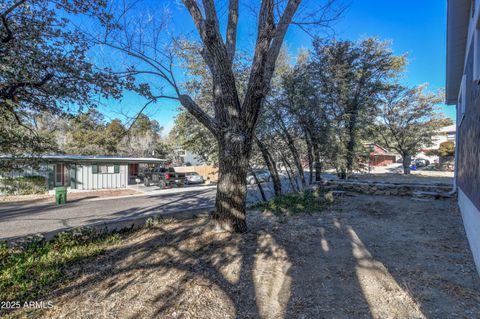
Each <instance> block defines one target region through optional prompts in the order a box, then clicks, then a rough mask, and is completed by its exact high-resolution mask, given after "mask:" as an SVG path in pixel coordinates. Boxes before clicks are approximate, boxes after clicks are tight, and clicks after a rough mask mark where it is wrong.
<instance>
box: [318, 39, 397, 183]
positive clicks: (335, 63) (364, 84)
mask: <svg viewBox="0 0 480 319" xmlns="http://www.w3.org/2000/svg"><path fill="white" fill-rule="evenodd" d="M313 47H314V48H313V50H312V52H311V64H310V68H309V69H310V72H313V75H312V79H313V84H314V87H315V91H316V92H317V93H316V95H317V96H318V101H321V103H322V104H324V106H325V112H326V113H327V114H328V117H329V119H330V120H331V121H332V127H334V128H335V131H336V132H335V136H336V139H337V140H336V141H335V142H336V144H337V145H338V146H340V147H339V148H338V149H337V154H338V160H337V165H338V170H339V171H340V172H341V174H342V176H346V174H350V173H351V172H352V171H353V169H354V166H355V159H356V158H357V154H358V152H359V150H360V151H361V145H360V143H359V138H360V137H361V136H362V134H364V133H365V132H366V131H367V128H368V125H369V124H370V123H371V122H372V119H373V118H375V116H376V114H377V112H378V109H377V105H378V99H379V96H380V94H381V93H383V92H385V91H386V90H388V89H389V86H390V83H391V82H392V81H393V80H394V79H395V78H397V77H398V76H399V74H400V72H401V71H402V70H403V67H404V65H405V63H406V59H405V56H396V55H394V54H393V52H392V50H391V48H390V45H389V43H388V42H385V41H379V40H378V39H376V38H367V39H365V40H362V41H359V42H352V41H337V40H328V41H324V40H320V39H316V40H315V41H314V43H313Z"/></svg>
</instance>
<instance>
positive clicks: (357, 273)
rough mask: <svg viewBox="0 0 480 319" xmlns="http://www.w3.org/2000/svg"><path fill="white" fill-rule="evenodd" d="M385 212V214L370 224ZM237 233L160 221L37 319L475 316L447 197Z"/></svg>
mask: <svg viewBox="0 0 480 319" xmlns="http://www.w3.org/2000/svg"><path fill="white" fill-rule="evenodd" d="M382 211H388V216H387V218H383V216H382V218H379V216H381V215H382ZM248 217H249V227H250V231H249V233H247V234H244V235H238V234H227V233H215V232H212V231H210V230H209V229H210V228H209V227H208V225H209V223H208V220H206V219H197V220H190V221H184V222H174V223H169V224H158V225H155V226H154V227H153V228H152V229H149V230H143V231H140V232H137V233H135V234H133V235H131V236H130V237H128V238H127V239H126V240H125V241H124V242H123V243H122V244H120V245H118V246H115V247H114V248H111V249H109V250H107V252H106V253H105V254H104V255H102V256H100V257H96V259H95V260H94V261H89V262H84V263H78V264H76V265H75V266H74V267H72V268H71V269H70V270H69V273H68V276H69V283H68V284H67V285H63V286H61V287H59V288H58V289H56V290H55V291H54V292H52V294H51V295H48V296H45V299H47V300H51V301H53V303H54V305H55V308H54V309H52V310H48V311H46V312H44V313H38V315H39V316H41V317H43V318H49V317H51V318H137V317H141V318H332V317H334V318H372V317H373V318H447V317H448V318H452V317H456V318H457V317H458V318H463V317H465V318H474V317H476V316H478V314H479V313H480V280H479V278H478V274H477V273H476V270H475V268H474V265H473V261H472V257H471V255H470V252H469V249H468V244H467V242H466V240H465V235H464V232H463V228H462V225H461V219H460V216H459V213H458V212H457V211H456V209H455V205H454V203H453V202H452V201H448V200H432V201H412V200H411V199H410V198H402V197H380V196H376V197H372V196H366V195H360V196H356V197H349V198H345V199H342V201H341V202H339V203H338V202H337V203H336V204H334V205H332V206H331V207H330V208H329V209H328V210H327V211H325V212H323V213H322V214H312V215H308V214H298V215H294V216H291V217H288V218H284V217H282V218H280V217H277V216H275V215H273V214H269V213H260V212H258V211H257V212H250V214H249V216H248Z"/></svg>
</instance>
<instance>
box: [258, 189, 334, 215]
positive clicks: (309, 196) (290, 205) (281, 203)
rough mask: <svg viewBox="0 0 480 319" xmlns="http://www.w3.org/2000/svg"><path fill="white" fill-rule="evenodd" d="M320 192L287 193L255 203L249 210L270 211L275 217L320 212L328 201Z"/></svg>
mask: <svg viewBox="0 0 480 319" xmlns="http://www.w3.org/2000/svg"><path fill="white" fill-rule="evenodd" d="M324 195H325V194H324V193H323V192H320V191H315V192H311V191H304V192H298V193H288V194H285V195H282V196H277V197H274V198H273V199H271V200H269V201H267V202H260V203H256V204H254V205H253V206H251V208H259V209H264V210H268V211H271V212H272V213H274V214H276V215H295V214H300V213H314V212H320V211H322V210H323V209H324V208H325V206H326V205H327V204H328V203H329V201H328V200H327V199H326V198H325V197H324Z"/></svg>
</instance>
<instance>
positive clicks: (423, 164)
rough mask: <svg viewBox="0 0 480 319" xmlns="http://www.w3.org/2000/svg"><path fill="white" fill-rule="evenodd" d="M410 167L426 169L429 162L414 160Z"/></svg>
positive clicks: (421, 159) (422, 159)
mask: <svg viewBox="0 0 480 319" xmlns="http://www.w3.org/2000/svg"><path fill="white" fill-rule="evenodd" d="M412 165H415V166H416V167H426V166H428V165H430V161H429V160H427V159H425V158H416V159H414V160H413V161H412Z"/></svg>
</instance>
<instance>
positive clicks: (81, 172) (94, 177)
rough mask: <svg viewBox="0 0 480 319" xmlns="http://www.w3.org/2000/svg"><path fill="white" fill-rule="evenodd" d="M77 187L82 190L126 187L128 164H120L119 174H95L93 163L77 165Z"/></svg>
mask: <svg viewBox="0 0 480 319" xmlns="http://www.w3.org/2000/svg"><path fill="white" fill-rule="evenodd" d="M76 173H77V178H76V180H77V187H76V189H80V190H95V189H116V188H126V187H127V185H128V165H119V173H117V174H100V173H98V174H93V173H92V165H77V169H76Z"/></svg>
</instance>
